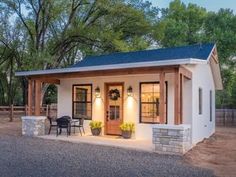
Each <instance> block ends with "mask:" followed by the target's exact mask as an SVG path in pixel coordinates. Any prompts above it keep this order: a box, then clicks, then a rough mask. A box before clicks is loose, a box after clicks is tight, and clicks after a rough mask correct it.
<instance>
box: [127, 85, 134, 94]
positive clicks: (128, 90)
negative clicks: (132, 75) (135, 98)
mask: <svg viewBox="0 0 236 177" xmlns="http://www.w3.org/2000/svg"><path fill="white" fill-rule="evenodd" d="M132 94H133V88H132V87H131V86H129V87H128V89H127V95H128V96H132Z"/></svg>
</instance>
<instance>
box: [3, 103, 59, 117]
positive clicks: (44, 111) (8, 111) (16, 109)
mask: <svg viewBox="0 0 236 177" xmlns="http://www.w3.org/2000/svg"><path fill="white" fill-rule="evenodd" d="M27 112H28V106H27V105H25V106H15V105H10V106H0V116H8V117H9V118H10V121H12V120H13V118H14V116H16V115H27ZM32 112H34V107H32ZM40 112H41V115H45V116H48V115H56V113H57V106H56V105H46V106H42V107H41V108H40Z"/></svg>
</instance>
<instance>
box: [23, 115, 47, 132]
mask: <svg viewBox="0 0 236 177" xmlns="http://www.w3.org/2000/svg"><path fill="white" fill-rule="evenodd" d="M21 119H22V135H25V136H41V135H45V119H46V117H45V116H23V117H21Z"/></svg>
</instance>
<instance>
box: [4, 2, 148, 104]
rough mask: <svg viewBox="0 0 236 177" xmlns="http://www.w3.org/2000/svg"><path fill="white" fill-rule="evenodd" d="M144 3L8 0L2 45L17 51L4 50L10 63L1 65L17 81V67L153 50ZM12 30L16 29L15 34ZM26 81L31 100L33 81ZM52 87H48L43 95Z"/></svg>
mask: <svg viewBox="0 0 236 177" xmlns="http://www.w3.org/2000/svg"><path fill="white" fill-rule="evenodd" d="M139 5H140V7H142V8H134V7H133V6H131V5H130V4H128V3H127V2H126V1H125V0H118V1H117V0H112V1H111V0H68V1H63V0H57V1H51V0H2V1H1V2H0V8H1V10H2V11H1V13H0V18H1V19H2V21H1V23H2V24H5V26H4V25H3V28H2V29H1V31H0V33H1V35H0V41H1V43H0V47H1V48H2V50H3V51H5V49H8V50H9V51H11V52H10V53H11V55H13V56H12V57H9V56H7V54H6V52H5V53H4V52H3V53H2V56H1V60H4V63H5V64H4V65H5V66H6V67H5V66H3V65H2V66H1V67H4V68H6V69H7V70H8V72H7V75H6V76H4V77H7V78H9V76H10V78H11V79H10V83H9V84H10V85H12V81H13V79H15V78H13V75H14V72H15V70H34V69H48V68H58V67H65V66H68V65H71V64H73V63H75V62H76V61H77V60H80V59H81V58H82V56H84V55H85V54H101V53H110V52H115V51H130V50H140V49H145V48H147V47H148V46H149V43H150V39H149V38H148V35H150V33H151V28H150V26H151V21H150V20H149V19H148V18H146V15H145V11H144V9H145V8H144V7H147V6H144V5H143V6H142V5H141V4H139ZM149 12H150V10H149ZM149 16H150V15H149ZM9 29H11V30H12V31H14V32H13V33H10V35H8V33H9ZM10 58H12V60H11V59H10ZM5 59H7V61H6V60H5ZM7 63H10V65H9V64H7ZM4 72H5V70H1V73H2V74H4ZM15 80H16V82H17V81H18V82H17V83H18V85H19V80H17V79H15ZM20 82H21V84H20V85H21V87H22V92H23V93H22V95H23V96H24V98H26V94H27V93H26V90H27V89H26V88H27V80H26V79H25V78H21V79H20ZM2 86H3V87H4V88H5V87H6V86H4V84H3V83H2ZM12 88H13V87H12V86H11V90H9V89H8V93H13V91H12ZM47 88H48V85H47V84H46V85H44V87H43V95H44V93H45V92H46V91H47ZM9 97H11V98H13V96H12V95H11V96H10V95H9ZM25 100H26V99H24V100H23V102H24V103H25ZM10 102H12V101H10Z"/></svg>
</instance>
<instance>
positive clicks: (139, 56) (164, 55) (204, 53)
mask: <svg viewBox="0 0 236 177" xmlns="http://www.w3.org/2000/svg"><path fill="white" fill-rule="evenodd" d="M213 47H214V44H212V43H208V44H196V45H189V46H182V47H173V48H162V49H155V50H143V51H135V52H121V53H112V54H108V55H99V56H87V57H85V58H84V59H83V60H81V61H79V62H78V63H76V64H75V65H73V66H72V67H87V66H101V65H114V64H128V63H137V62H152V61H165V60H178V59H186V58H194V59H200V60H207V58H208V56H209V54H210V53H211V51H212V49H213Z"/></svg>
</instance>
